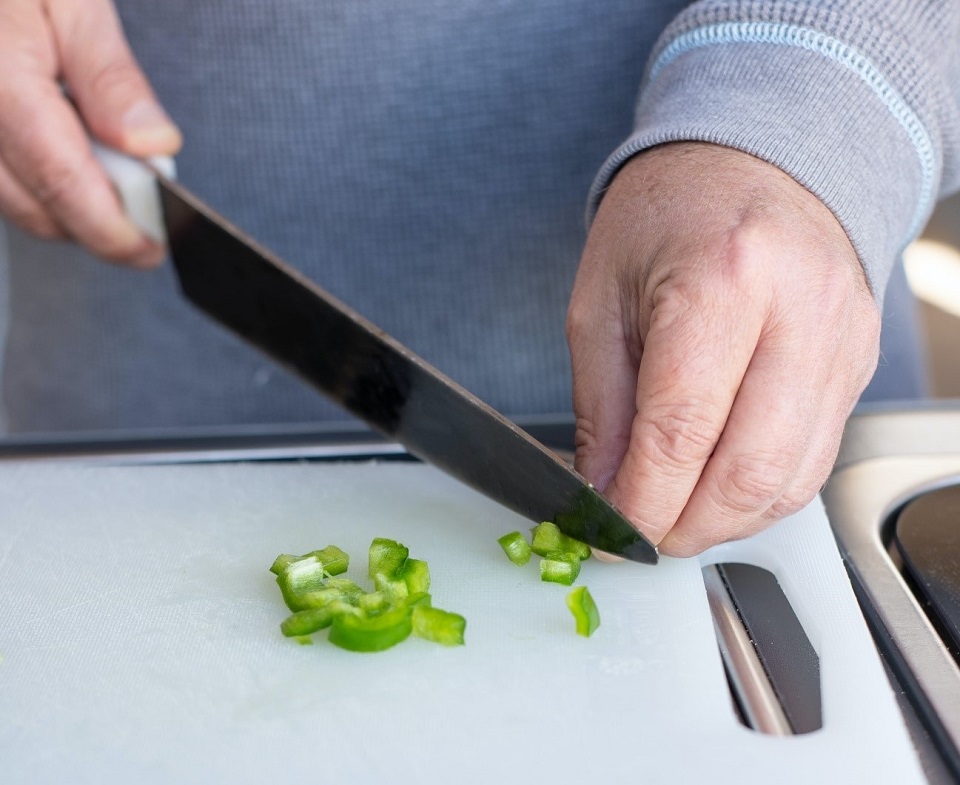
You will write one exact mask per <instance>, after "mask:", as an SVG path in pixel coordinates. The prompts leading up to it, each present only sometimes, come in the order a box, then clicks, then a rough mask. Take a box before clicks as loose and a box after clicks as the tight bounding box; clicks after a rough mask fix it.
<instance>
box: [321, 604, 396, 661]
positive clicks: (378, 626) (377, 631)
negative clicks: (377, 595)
mask: <svg viewBox="0 0 960 785" xmlns="http://www.w3.org/2000/svg"><path fill="white" fill-rule="evenodd" d="M410 616H411V613H410V609H409V608H407V607H406V606H402V605H401V606H399V607H396V608H393V609H392V610H389V611H387V612H386V613H382V614H380V615H379V616H370V617H367V616H337V617H336V618H335V619H334V620H333V625H332V626H331V627H330V643H332V644H334V645H335V646H339V647H340V648H341V649H348V650H349V651H383V650H384V649H389V648H390V647H391V646H395V645H396V644H398V643H400V642H401V641H403V640H405V639H406V638H408V637H409V635H410V633H411V632H412V631H413V622H412V621H411V619H410Z"/></svg>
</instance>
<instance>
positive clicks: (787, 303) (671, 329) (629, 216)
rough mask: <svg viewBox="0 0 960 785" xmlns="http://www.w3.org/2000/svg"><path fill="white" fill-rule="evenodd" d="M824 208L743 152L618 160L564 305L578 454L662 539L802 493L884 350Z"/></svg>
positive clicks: (710, 148) (657, 153)
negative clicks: (567, 307)
mask: <svg viewBox="0 0 960 785" xmlns="http://www.w3.org/2000/svg"><path fill="white" fill-rule="evenodd" d="M879 334H880V314H879V310H878V307H877V304H876V302H875V301H874V298H873V296H872V295H871V293H870V291H869V288H868V286H867V283H866V279H865V277H864V273H863V270H862V268H861V266H860V263H859V261H858V259H857V255H856V253H855V252H854V249H853V247H852V246H851V244H850V241H849V240H848V239H847V236H846V235H845V233H844V231H843V229H842V228H841V227H840V225H839V223H838V222H837V220H836V218H835V217H834V216H833V214H832V213H831V212H830V211H829V210H828V209H827V208H826V207H825V206H824V205H823V204H822V203H821V202H820V201H819V200H818V199H817V198H816V197H814V196H813V195H812V194H811V193H810V192H808V191H807V190H806V189H804V188H803V187H801V186H800V185H799V184H798V183H797V182H796V181H794V180H793V179H791V178H790V177H788V176H787V175H786V174H784V173H783V172H782V171H780V170H779V169H777V168H775V167H773V166H771V165H770V164H767V163H764V162H763V161H760V160H759V159H756V158H754V157H752V156H750V155H747V154H746V153H742V152H738V151H735V150H731V149H728V148H722V147H717V146H714V145H708V144H700V143H692V142H684V143H675V144H670V145H664V146H662V147H657V148H653V149H651V150H648V151H646V152H644V153H642V154H640V155H639V156H637V157H635V158H633V159H631V161H630V162H628V163H627V165H625V166H624V168H623V169H622V170H621V171H620V172H619V173H618V174H617V176H616V178H615V179H614V181H613V183H612V185H611V187H610V190H609V191H608V193H607V194H606V195H605V197H604V199H603V202H602V203H601V205H600V209H599V212H598V214H597V216H596V219H595V221H594V224H593V227H592V229H591V231H590V235H589V237H588V240H587V245H586V248H585V250H584V253H583V258H582V260H581V263H580V269H579V271H578V273H577V279H576V283H575V286H574V291H573V296H572V299H571V303H570V310H569V314H568V319H567V337H568V340H569V344H570V353H571V358H572V362H573V388H574V409H575V411H576V415H577V468H578V470H579V471H580V472H581V473H582V474H583V475H584V476H585V477H586V478H587V479H589V480H590V481H592V482H593V483H594V485H596V486H597V487H598V488H600V489H601V490H604V492H605V493H606V495H607V496H608V497H609V498H610V500H611V501H612V502H613V503H614V504H615V505H617V507H619V508H620V510H621V511H622V512H623V513H624V514H625V515H626V516H627V517H628V518H629V519H630V520H631V521H632V522H633V523H634V524H635V525H636V526H637V528H638V529H640V531H642V532H643V533H644V534H646V535H647V536H648V537H649V538H650V539H651V540H652V541H653V542H654V543H659V547H660V550H661V552H662V553H664V554H668V555H673V556H691V555H695V554H697V553H700V552H701V551H703V550H705V549H706V548H708V547H710V546H711V545H714V544H716V543H719V542H723V541H726V540H730V539H736V538H740V537H746V536H748V535H750V534H753V533H755V532H757V531H760V530H762V529H763V528H765V527H767V526H768V525H770V524H771V523H773V522H774V521H776V520H778V519H779V518H781V517H783V516H786V515H788V514H790V513H793V512H796V511H797V510H799V509H801V508H802V507H804V506H805V505H806V504H807V503H808V502H809V501H810V500H811V499H812V498H813V497H814V496H815V495H816V494H817V492H818V491H819V489H820V488H821V487H822V484H823V483H824V481H825V480H826V478H827V475H828V474H829V472H830V469H831V467H832V465H833V461H834V460H835V458H836V454H837V450H838V449H839V443H840V436H841V434H842V431H843V426H844V423H845V421H846V419H847V417H848V416H849V414H850V412H851V410H852V408H853V406H854V404H855V403H856V401H857V398H858V397H859V395H860V393H861V392H862V390H863V388H864V387H865V386H866V384H867V382H868V381H869V380H870V377H871V376H872V374H873V371H874V369H875V367H876V363H877V358H878V353H879Z"/></svg>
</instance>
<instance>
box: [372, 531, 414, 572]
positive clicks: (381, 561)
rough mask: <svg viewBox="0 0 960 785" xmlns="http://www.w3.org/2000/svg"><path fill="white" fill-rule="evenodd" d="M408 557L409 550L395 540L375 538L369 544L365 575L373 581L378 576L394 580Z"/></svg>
mask: <svg viewBox="0 0 960 785" xmlns="http://www.w3.org/2000/svg"><path fill="white" fill-rule="evenodd" d="M409 555H410V549H409V548H407V546H406V545H401V544H400V543H399V542H396V541H395V540H387V539H384V538H383V537H377V538H376V539H374V541H373V542H371V543H370V556H369V559H370V562H369V566H368V569H367V574H368V575H369V576H370V577H371V578H374V579H375V578H376V577H377V576H378V575H384V576H386V577H387V578H395V577H396V575H397V573H398V572H399V571H400V568H401V567H403V563H404V562H405V561H406V560H407V557H408V556H409Z"/></svg>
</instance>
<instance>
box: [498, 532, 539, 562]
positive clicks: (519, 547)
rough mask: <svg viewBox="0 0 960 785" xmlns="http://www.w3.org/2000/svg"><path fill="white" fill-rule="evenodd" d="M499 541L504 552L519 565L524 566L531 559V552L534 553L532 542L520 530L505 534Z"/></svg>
mask: <svg viewBox="0 0 960 785" xmlns="http://www.w3.org/2000/svg"><path fill="white" fill-rule="evenodd" d="M497 542H499V543H500V547H501V548H503V552H504V553H505V554H507V558H508V559H510V561H512V562H513V563H514V564H516V565H517V566H518V567H522V566H523V565H524V564H526V563H527V562H528V561H530V554H531V553H532V551H531V548H530V543H529V542H527V538H526V537H524V536H523V535H522V534H521V533H520V532H510V534H504V535H503V537H501V538H500V539H499V540H497Z"/></svg>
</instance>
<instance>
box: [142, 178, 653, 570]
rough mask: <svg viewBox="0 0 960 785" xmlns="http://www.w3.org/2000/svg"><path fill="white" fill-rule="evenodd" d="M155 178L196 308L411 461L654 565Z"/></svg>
mask: <svg viewBox="0 0 960 785" xmlns="http://www.w3.org/2000/svg"><path fill="white" fill-rule="evenodd" d="M155 174H156V177H157V183H158V187H159V191H160V198H161V203H162V208H163V216H164V222H165V224H166V230H167V239H168V243H169V248H170V255H171V257H172V258H173V262H174V267H175V268H176V271H177V275H178V277H179V279H180V286H181V288H182V290H183V293H184V295H185V296H186V297H187V299H188V300H190V301H191V302H192V303H193V304H194V305H196V306H197V307H198V308H200V309H201V310H202V311H204V312H206V313H207V314H208V315H209V316H212V317H213V318H214V319H215V320H217V321H218V322H220V323H221V324H223V325H224V326H226V327H227V328H228V329H230V330H232V331H233V332H235V333H237V334H238V335H240V336H241V337H243V338H244V339H246V340H247V341H248V342H250V343H251V344H253V345H255V346H257V347H259V348H260V349H261V350H263V351H264V352H266V354H268V355H269V356H270V357H272V358H273V359H274V360H275V361H277V362H279V363H280V364H282V365H283V366H285V367H287V368H288V369H290V370H292V371H293V372H295V373H296V374H297V375H298V376H300V377H301V378H302V379H304V380H306V381H307V382H309V383H310V384H311V385H313V386H314V387H316V388H318V389H319V390H320V391H322V392H323V393H325V394H326V395H327V396H329V397H330V398H332V399H333V400H334V401H336V402H337V403H339V404H341V405H342V406H343V407H345V408H346V409H347V410H349V411H350V412H352V413H353V414H354V415H356V416H357V417H359V418H360V419H361V420H363V421H365V422H366V423H367V424H368V425H370V426H372V427H373V428H375V429H376V430H378V431H380V432H381V433H383V434H384V435H385V436H387V437H388V438H390V439H393V440H395V441H397V442H399V443H401V444H403V445H404V446H405V447H406V448H407V449H408V450H409V451H410V453H411V454H413V455H414V456H416V457H418V458H420V459H422V460H424V461H427V462H428V463H432V464H434V465H435V466H437V467H439V468H440V469H442V470H443V471H445V472H446V473H448V474H450V475H452V476H454V477H456V478H457V479H459V480H461V481H462V482H464V483H466V484H467V485H469V486H471V487H472V488H474V489H476V490H478V491H480V492H481V493H483V494H485V495H486V496H489V497H490V498H492V499H494V500H496V501H498V502H500V503H501V504H503V505H505V506H506V507H508V508H510V509H512V510H514V511H515V512H518V513H520V514H521V515H523V516H524V517H526V518H529V519H530V520H531V521H535V522H540V521H554V522H555V523H556V524H557V526H558V527H559V528H560V530H561V531H563V532H564V533H565V534H568V535H570V536H572V537H575V538H577V539H578V540H582V541H583V542H586V543H587V544H588V545H591V546H593V547H595V548H598V549H600V550H603V551H606V552H608V553H612V554H616V555H618V556H623V557H625V558H627V559H630V560H632V561H637V562H643V563H646V564H656V563H657V558H658V557H657V550H656V548H655V547H654V546H653V545H652V544H651V543H650V542H649V541H648V540H647V539H646V538H645V537H644V536H643V535H642V534H640V533H639V532H638V531H637V530H636V529H634V528H633V526H631V525H630V523H629V522H628V521H627V520H626V518H624V517H623V515H622V514H620V512H618V511H617V510H616V509H615V508H614V507H613V506H612V505H610V503H609V502H607V500H606V499H604V498H603V496H602V495H601V494H600V493H599V492H598V491H597V490H596V489H595V488H593V486H591V485H590V484H588V483H587V482H586V481H585V480H584V479H583V478H582V477H581V476H580V475H579V474H577V473H576V472H575V471H573V470H572V469H570V468H569V467H568V466H567V465H566V464H564V463H563V462H562V461H561V460H560V459H559V458H558V457H557V456H555V455H554V454H553V453H552V452H550V451H549V450H547V449H546V448H545V447H544V446H543V445H541V444H540V443H539V442H537V441H536V440H534V439H533V438H532V437H530V436H529V435H528V434H527V433H525V432H524V431H523V430H521V429H520V428H519V427H517V426H516V425H514V424H513V423H511V422H510V421H509V420H507V419H506V418H505V417H503V416H502V415H500V414H498V413H497V412H496V411H494V410H493V409H492V408H491V407H490V406H488V405H486V404H485V403H483V402H482V401H481V400H479V399H478V398H477V397H476V396H474V395H472V394H471V393H469V392H468V391H466V390H465V389H463V388H462V387H460V386H459V385H457V384H456V383H455V382H453V381H452V380H450V379H448V378H447V377H446V376H444V375H443V374H441V373H440V372H439V371H437V370H436V369H435V368H433V367H432V366H430V365H429V364H427V363H426V362H425V361H424V360H422V359H421V358H419V357H417V356H416V355H415V354H414V353H413V352H411V351H410V350H409V349H407V348H406V347H404V346H403V345H402V344H400V343H399V342H397V341H396V340H394V339H393V338H391V337H390V336H389V335H387V334H386V333H384V332H383V331H382V330H380V329H379V328H377V327H376V326H374V325H373V324H371V323H370V322H369V321H367V320H366V319H364V318H363V317H362V316H360V315H359V314H357V313H356V312H354V311H353V310H351V309H350V308H348V307H347V306H346V305H344V304H343V303H341V302H339V301H338V300H336V299H335V298H334V297H332V296H331V295H329V294H328V293H327V292H325V291H323V290H322V289H321V288H320V287H318V286H316V285H315V284H314V283H312V282H311V281H310V280H308V279H307V278H306V277H304V276H303V275H301V274H300V273H298V272H297V271H296V270H295V269H293V268H291V267H290V266H288V265H287V264H285V263H284V262H282V261H281V260H280V259H278V258H277V257H276V256H275V255H274V254H272V253H270V252H269V251H268V250H266V249H265V248H262V247H261V246H259V245H258V244H257V243H256V242H255V241H254V240H252V239H251V238H249V237H247V236H246V235H245V234H244V233H243V232H242V231H240V230H239V229H238V228H236V227H235V226H233V225H232V224H230V223H229V222H228V221H227V220H226V219H224V218H223V217H221V216H220V215H218V214H217V213H216V212H214V211H213V210H211V209H210V208H209V207H207V206H206V205H205V204H203V203H202V202H201V201H200V200H199V199H197V198H196V197H195V196H194V195H192V194H191V193H189V192H188V191H187V190H186V189H184V188H183V187H181V186H180V185H179V184H178V183H176V182H174V181H172V180H170V179H168V178H166V177H164V176H163V175H160V174H158V173H156V172H155Z"/></svg>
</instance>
